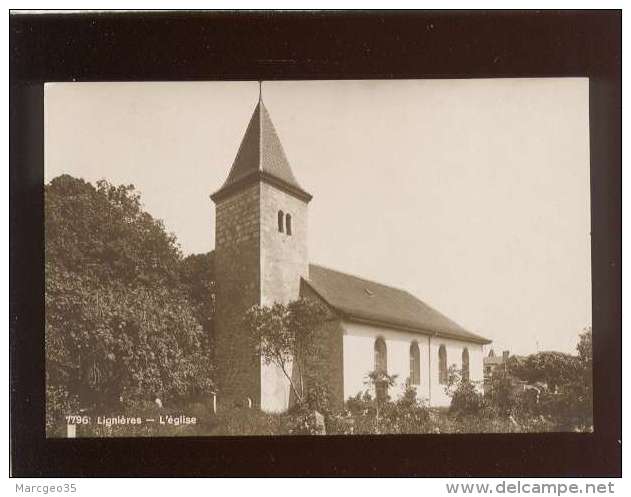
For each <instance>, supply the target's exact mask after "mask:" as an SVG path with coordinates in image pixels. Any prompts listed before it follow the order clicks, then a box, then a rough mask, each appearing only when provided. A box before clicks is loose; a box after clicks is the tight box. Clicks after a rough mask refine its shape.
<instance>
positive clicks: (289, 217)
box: [285, 214, 291, 235]
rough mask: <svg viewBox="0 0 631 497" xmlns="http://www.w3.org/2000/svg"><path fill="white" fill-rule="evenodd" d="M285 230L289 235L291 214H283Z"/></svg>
mask: <svg viewBox="0 0 631 497" xmlns="http://www.w3.org/2000/svg"><path fill="white" fill-rule="evenodd" d="M285 231H286V232H287V234H288V235H291V214H286V215H285Z"/></svg>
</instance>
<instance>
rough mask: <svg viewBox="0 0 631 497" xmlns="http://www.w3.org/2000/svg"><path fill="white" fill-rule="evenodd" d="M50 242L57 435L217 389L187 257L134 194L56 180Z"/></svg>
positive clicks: (48, 343) (51, 389)
mask: <svg viewBox="0 0 631 497" xmlns="http://www.w3.org/2000/svg"><path fill="white" fill-rule="evenodd" d="M45 239H46V247H45V282H46V293H45V306H46V307H45V310H46V334H45V351H46V381H47V385H46V386H47V413H46V414H47V430H48V433H49V434H54V430H55V425H57V426H59V425H61V424H63V425H65V422H66V420H65V416H67V415H79V414H82V413H83V412H85V411H86V409H87V410H92V411H93V412H95V413H96V412H97V411H100V412H103V413H105V412H106V411H109V410H116V411H117V412H121V411H122V410H123V409H125V408H128V407H130V406H132V405H133V404H134V403H137V402H139V401H143V400H149V401H153V399H154V398H155V397H159V398H160V399H161V400H162V402H163V404H164V405H165V406H167V405H169V404H173V403H183V402H186V401H191V400H192V399H194V398H195V397H196V396H198V395H206V394H207V393H208V392H209V391H210V390H211V389H212V383H211V380H210V378H211V364H210V362H209V357H210V350H209V341H208V336H207V335H206V334H205V333H204V332H203V330H202V327H201V326H200V323H199V321H198V320H197V319H196V317H195V313H194V310H193V308H192V306H191V304H190V301H189V299H188V298H187V294H186V290H185V287H184V285H183V284H182V282H181V280H180V275H179V269H180V266H179V265H180V263H181V260H182V256H181V253H180V251H179V248H178V246H177V244H176V241H175V238H174V237H173V236H172V235H169V234H167V233H166V231H165V230H164V227H163V225H162V223H161V222H160V221H157V220H155V219H153V218H152V217H151V216H150V215H149V214H148V213H146V212H144V211H143V210H142V208H141V204H140V197H139V195H138V193H136V192H135V191H134V188H133V186H118V187H115V186H112V185H110V184H109V183H107V182H105V181H100V182H98V183H97V186H96V187H95V186H93V185H92V184H90V183H88V182H85V181H83V180H79V179H76V178H73V177H71V176H67V175H64V176H60V177H58V178H55V179H53V180H52V181H51V182H50V184H48V185H46V187H45ZM77 411H78V412H77Z"/></svg>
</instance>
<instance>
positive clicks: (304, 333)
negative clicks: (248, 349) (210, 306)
mask: <svg viewBox="0 0 631 497" xmlns="http://www.w3.org/2000/svg"><path fill="white" fill-rule="evenodd" d="M327 317H328V311H327V309H326V307H324V305H322V304H320V303H319V302H317V301H315V300H313V299H305V298H300V299H298V300H295V301H293V302H290V303H289V304H280V303H275V304H273V305H272V306H258V305H257V306H254V307H252V308H251V309H250V310H248V312H247V313H246V315H245V319H244V323H245V326H246V329H247V330H248V332H249V334H250V336H251V337H253V339H254V340H255V341H256V344H257V351H258V352H259V353H260V354H261V357H262V358H263V361H264V362H265V364H274V365H275V366H276V367H278V368H279V369H280V370H281V371H282V372H283V374H284V375H285V377H286V378H287V380H288V381H289V385H290V387H291V390H292V392H293V394H294V395H295V397H296V399H297V400H298V403H300V404H302V403H303V401H304V400H305V396H304V394H305V377H306V375H307V372H308V368H309V366H310V364H311V363H313V361H317V358H318V357H319V356H320V355H321V349H322V344H321V341H320V340H319V338H318V331H319V329H320V328H321V326H322V325H323V324H324V321H325V320H326V319H327Z"/></svg>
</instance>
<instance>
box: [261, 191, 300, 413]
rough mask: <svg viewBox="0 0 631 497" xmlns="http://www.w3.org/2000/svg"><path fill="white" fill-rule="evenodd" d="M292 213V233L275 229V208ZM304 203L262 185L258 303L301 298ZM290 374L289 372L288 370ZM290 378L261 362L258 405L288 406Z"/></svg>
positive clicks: (277, 408)
mask: <svg viewBox="0 0 631 497" xmlns="http://www.w3.org/2000/svg"><path fill="white" fill-rule="evenodd" d="M279 210H281V211H283V214H285V215H286V214H290V215H291V225H292V233H291V235H288V234H287V230H286V226H284V229H283V233H280V232H279V231H278V211H279ZM307 214H308V209H307V204H306V202H304V201H303V200H299V199H297V198H296V197H294V196H292V195H289V194H288V193H285V192H284V191H282V190H280V189H278V188H276V187H275V186H272V185H269V184H267V183H262V184H261V303H262V304H263V305H271V304H273V303H274V302H280V303H283V304H286V303H288V302H290V301H292V300H296V299H297V298H299V297H300V278H301V277H304V278H308V275H309V263H308V260H309V259H308V254H307V229H308V222H307V221H308V219H307ZM288 373H289V374H290V375H291V372H288ZM289 399H290V385H289V380H288V379H287V378H286V376H285V375H284V374H283V372H282V371H280V370H279V369H278V368H277V367H275V366H273V365H266V364H264V363H261V407H262V408H263V409H264V410H266V411H272V412H280V411H284V410H286V409H287V408H288V407H289Z"/></svg>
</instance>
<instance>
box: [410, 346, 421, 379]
mask: <svg viewBox="0 0 631 497" xmlns="http://www.w3.org/2000/svg"><path fill="white" fill-rule="evenodd" d="M410 384H411V385H420V384H421V351H420V350H419V348H418V343H417V342H412V343H411V344H410Z"/></svg>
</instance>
